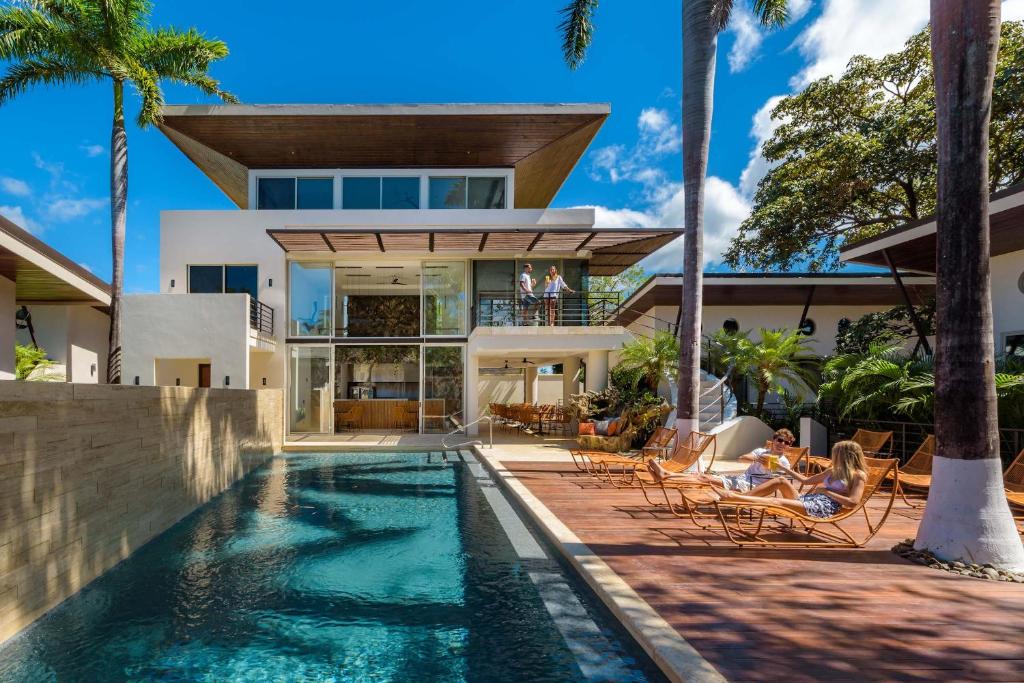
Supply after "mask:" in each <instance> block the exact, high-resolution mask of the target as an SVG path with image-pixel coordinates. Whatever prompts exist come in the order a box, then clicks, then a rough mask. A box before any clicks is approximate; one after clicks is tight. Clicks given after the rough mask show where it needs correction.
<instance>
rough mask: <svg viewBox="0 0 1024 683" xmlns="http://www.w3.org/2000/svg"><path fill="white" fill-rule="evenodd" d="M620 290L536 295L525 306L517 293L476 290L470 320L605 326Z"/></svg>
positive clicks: (499, 324)
mask: <svg viewBox="0 0 1024 683" xmlns="http://www.w3.org/2000/svg"><path fill="white" fill-rule="evenodd" d="M620 297H621V293H620V292H590V291H587V292H573V293H572V294H568V293H562V294H559V295H558V297H557V298H555V299H554V300H552V299H548V298H545V297H544V294H543V292H538V293H537V294H536V298H537V302H536V303H533V304H529V305H527V304H526V303H525V302H524V301H523V297H522V296H520V294H519V293H518V292H508V291H505V292H477V295H476V303H475V305H474V307H473V320H474V322H475V324H476V325H477V326H480V327H530V326H537V325H557V326H559V327H597V326H603V325H608V324H610V323H611V321H612V320H613V319H614V317H615V313H616V312H617V311H618V309H619V299H620Z"/></svg>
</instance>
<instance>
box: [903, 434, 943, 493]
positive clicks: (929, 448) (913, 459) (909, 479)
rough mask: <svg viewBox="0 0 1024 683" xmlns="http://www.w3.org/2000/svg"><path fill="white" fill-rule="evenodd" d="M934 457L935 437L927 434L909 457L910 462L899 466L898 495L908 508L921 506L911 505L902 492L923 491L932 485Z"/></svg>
mask: <svg viewBox="0 0 1024 683" xmlns="http://www.w3.org/2000/svg"><path fill="white" fill-rule="evenodd" d="M934 455H935V436H934V435H933V434H929V435H928V436H926V437H925V439H924V441H922V442H921V445H920V446H918V447H917V450H916V451H914V454H913V455H912V456H910V460H907V462H906V463H904V464H903V465H901V466H900V468H899V469H900V476H899V493H900V497H901V498H903V502H904V503H906V504H907V505H909V506H910V507H914V508H918V507H922V505H919V504H916V503H912V502H910V500H908V499H907V493H906V491H905V490H904V489H905V488H907V487H909V488H912V489H924V490H925V491H927V490H928V487H930V486H931V485H932V457H933V456H934Z"/></svg>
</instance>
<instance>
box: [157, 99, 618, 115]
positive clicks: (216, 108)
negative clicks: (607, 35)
mask: <svg viewBox="0 0 1024 683" xmlns="http://www.w3.org/2000/svg"><path fill="white" fill-rule="evenodd" d="M610 113H611V105H610V104H609V103H607V102H589V103H588V102H577V103H560V102H553V103H508V104H503V103H493V104H486V103H479V104H478V103H457V104H456V103H453V104H168V105H165V106H164V108H163V115H164V116H410V115H413V116H415V115H420V116H493V115H498V116H500V115H505V116H515V115H531V114H533V115H536V114H592V115H595V116H606V115H608V114H610Z"/></svg>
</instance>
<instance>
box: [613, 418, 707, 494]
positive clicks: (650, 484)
mask: <svg viewBox="0 0 1024 683" xmlns="http://www.w3.org/2000/svg"><path fill="white" fill-rule="evenodd" d="M716 441H717V440H716V438H715V435H714V434H704V433H703V432H690V435H689V436H688V437H686V438H685V439H683V440H682V441H680V442H679V443H678V444H677V445H676V449H675V451H673V453H672V457H671V458H669V459H668V460H665V461H664V462H662V463H661V466H662V467H664V468H665V469H666V470H668V472H669V473H670V474H682V473H684V472H686V471H687V470H689V469H690V468H692V467H693V466H694V465H695V464H697V462H698V461H699V460H700V459H701V457H702V456H703V455H704V453H706V452H707V450H708V449H709V448H710V449H711V459H710V460H708V462H707V463H706V464H705V467H704V468H705V469H710V468H711V465H713V464H714V462H715V455H716V453H717V444H716ZM608 481H609V482H610V483H611V484H612V485H614V486H616V487H618V488H633V487H639V488H640V490H641V492H643V494H644V498H645V499H646V500H647V502H648V503H650V504H651V505H660V503H656V502H654V501H653V500H651V496H650V494H649V492H648V489H650V490H655V489H657V488H659V487H661V488H662V489H664V488H665V487H668V488H675V487H677V486H692V485H694V484H693V483H692V482H673V481H668V482H664V483H662V482H659V481H655V479H654V477H653V476H652V475H651V473H650V472H648V471H647V467H646V465H644V464H641V463H636V464H635V465H634V466H633V469H632V470H631V471H628V472H625V471H624V472H623V473H622V476H621V477H620V478H619V480H618V481H614V480H613V479H612V477H611V474H610V473H609V475H608ZM698 486H699V484H698ZM666 502H668V501H667V495H666Z"/></svg>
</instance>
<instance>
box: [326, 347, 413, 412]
mask: <svg viewBox="0 0 1024 683" xmlns="http://www.w3.org/2000/svg"><path fill="white" fill-rule="evenodd" d="M419 400H420V347H419V346H412V345H409V346H402V345H396V344H387V345H367V346H362V345H360V346H350V345H343V346H336V347H334V426H335V431H338V432H344V431H358V430H360V429H387V430H399V431H418V430H419V413H420V403H419Z"/></svg>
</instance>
